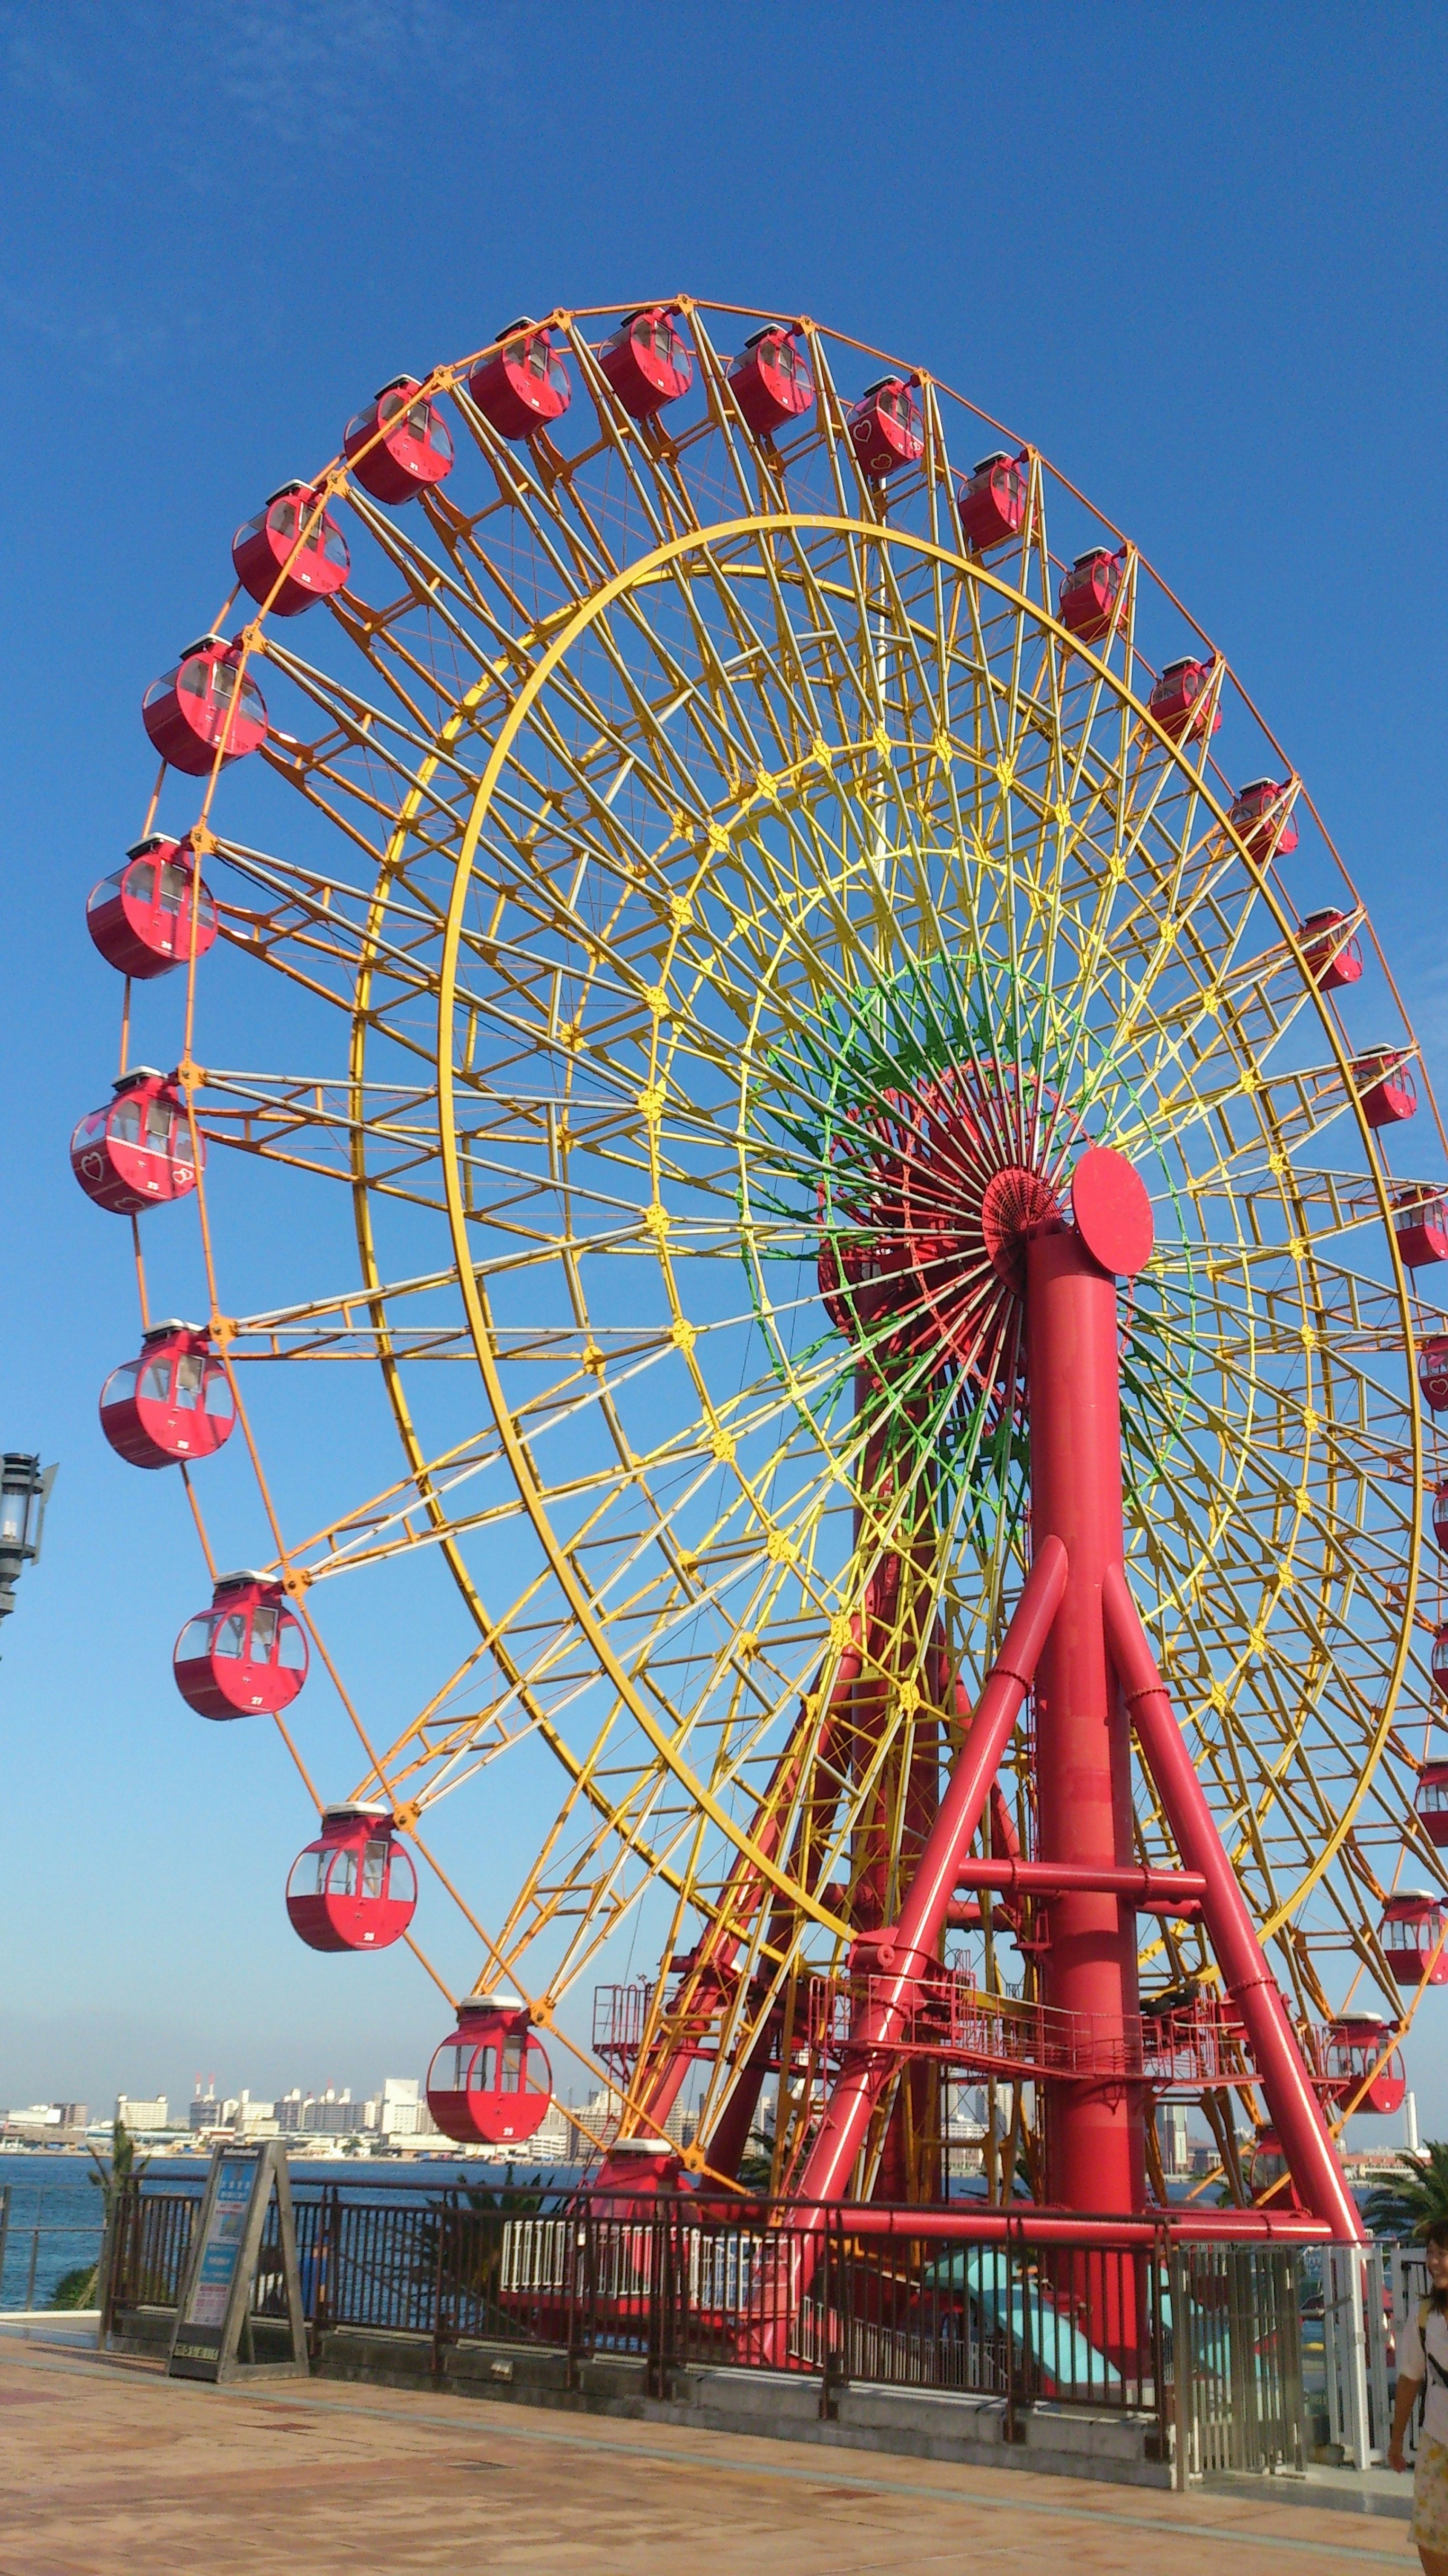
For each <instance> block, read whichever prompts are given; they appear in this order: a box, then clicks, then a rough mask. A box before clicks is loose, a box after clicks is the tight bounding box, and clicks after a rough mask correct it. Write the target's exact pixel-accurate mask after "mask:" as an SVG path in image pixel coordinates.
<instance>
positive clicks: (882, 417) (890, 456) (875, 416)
mask: <svg viewBox="0 0 1448 2576" xmlns="http://www.w3.org/2000/svg"><path fill="white" fill-rule="evenodd" d="M848 428H849V432H850V443H851V445H852V446H853V448H854V451H855V454H856V455H857V457H858V458H859V460H860V470H861V472H862V473H864V474H868V475H869V476H870V477H871V478H872V480H873V481H875V482H877V483H878V482H883V480H884V478H885V476H886V475H887V474H898V473H899V471H900V468H901V466H902V465H918V464H919V462H920V459H921V457H922V456H923V455H924V453H925V424H924V422H923V421H922V420H921V417H920V405H919V404H918V403H917V401H916V399H915V396H914V395H913V393H912V392H911V390H910V387H909V386H908V384H906V382H905V380H904V378H903V377H901V376H881V377H880V378H879V379H878V381H877V382H876V383H875V384H873V385H866V387H865V390H864V392H863V393H862V394H861V396H860V399H859V401H858V402H857V403H856V405H855V407H854V410H853V411H852V412H851V414H850V417H849V422H848Z"/></svg>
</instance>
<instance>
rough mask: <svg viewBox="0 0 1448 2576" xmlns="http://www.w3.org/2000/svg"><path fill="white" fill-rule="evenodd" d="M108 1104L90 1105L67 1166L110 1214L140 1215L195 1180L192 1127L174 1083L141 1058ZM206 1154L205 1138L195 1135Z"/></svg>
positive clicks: (176, 1195)
mask: <svg viewBox="0 0 1448 2576" xmlns="http://www.w3.org/2000/svg"><path fill="white" fill-rule="evenodd" d="M115 1088H116V1096H115V1098H114V1100H113V1101H112V1102H111V1104H110V1107H109V1108H108V1109H93V1110H92V1111H91V1114H90V1116H89V1117H88V1118H82V1120H81V1122H80V1125H79V1126H78V1127H77V1129H76V1131H75V1133H74V1135H73V1136H72V1137H71V1140H70V1168H71V1170H72V1171H73V1172H74V1174H75V1176H76V1179H77V1180H78V1181H79V1183H80V1185H81V1188H82V1189H83V1190H84V1192H85V1194H86V1197H87V1198H88V1199H94V1201H95V1203H96V1206H97V1207H99V1208H105V1209H106V1211H107V1212H108V1214H109V1215H111V1216H139V1215H140V1213H141V1210H142V1209H143V1208H148V1207H164V1206H165V1205H166V1204H167V1202H168V1201H169V1200H171V1199H184V1198H185V1197H187V1196H188V1194H189V1193H190V1192H191V1191H192V1190H194V1189H195V1187H196V1166H195V1164H194V1162H193V1161H192V1159H191V1126H190V1121H189V1120H188V1118H187V1116H186V1110H185V1106H184V1104H183V1102H182V1098H181V1094H180V1092H179V1091H178V1090H177V1089H176V1086H175V1084H174V1082H171V1081H169V1080H168V1079H167V1076H166V1075H165V1074H164V1073H157V1071H156V1070H155V1067H154V1066H153V1065H148V1064H142V1065H138V1066H137V1067H136V1070H135V1072H134V1073H123V1074H121V1075H119V1076H118V1078H117V1081H116V1087H115ZM197 1142H198V1146H199V1149H200V1153H201V1159H202V1162H203V1163H204V1162H205V1160H206V1145H205V1141H204V1139H202V1138H198V1140H197Z"/></svg>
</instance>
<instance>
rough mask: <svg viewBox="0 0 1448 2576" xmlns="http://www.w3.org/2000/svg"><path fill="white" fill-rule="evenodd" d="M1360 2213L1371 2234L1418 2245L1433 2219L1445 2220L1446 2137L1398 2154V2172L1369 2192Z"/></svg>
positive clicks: (1447, 2215) (1447, 2213) (1447, 2216)
mask: <svg viewBox="0 0 1448 2576" xmlns="http://www.w3.org/2000/svg"><path fill="white" fill-rule="evenodd" d="M1363 2216H1364V2217H1365V2218H1366V2220H1367V2223H1368V2225H1369V2227H1370V2228H1371V2229H1372V2231H1373V2234H1374V2235H1375V2236H1388V2237H1391V2238H1393V2239H1394V2241H1395V2242H1396V2243H1398V2244H1400V2245H1401V2244H1405V2243H1406V2244H1412V2245H1421V2244H1422V2242H1423V2239H1424V2237H1425V2236H1426V2235H1427V2233H1428V2230H1429V2228H1430V2227H1431V2226H1432V2225H1433V2223H1434V2221H1435V2219H1448V2139H1444V2138H1436V2139H1432V2140H1430V2141H1429V2143H1428V2145H1427V2146H1426V2147H1424V2148H1423V2150H1422V2152H1421V2154H1418V2155H1407V2154H1404V2155H1401V2156H1399V2158H1398V2172H1397V2173H1396V2174H1395V2175H1394V2176H1393V2179H1392V2181H1391V2182H1384V2183H1379V2184H1378V2185H1377V2186H1376V2188H1375V2189H1374V2190H1373V2191H1371V2192H1369V2194H1368V2197H1367V2202H1366V2205H1365V2207H1364V2210H1363Z"/></svg>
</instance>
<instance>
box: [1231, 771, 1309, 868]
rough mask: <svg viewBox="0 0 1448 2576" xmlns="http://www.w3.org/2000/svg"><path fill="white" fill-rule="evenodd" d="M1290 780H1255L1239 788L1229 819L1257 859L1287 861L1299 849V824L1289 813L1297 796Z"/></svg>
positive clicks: (1234, 829)
mask: <svg viewBox="0 0 1448 2576" xmlns="http://www.w3.org/2000/svg"><path fill="white" fill-rule="evenodd" d="M1295 792H1296V791H1295V789H1294V787H1293V783H1292V780H1291V779H1290V778H1254V779H1253V780H1252V783H1251V785H1250V786H1249V787H1239V788H1238V790H1237V794H1236V797H1235V799H1234V801H1233V805H1232V810H1231V812H1230V814H1229V815H1228V817H1227V820H1228V821H1229V823H1230V824H1231V826H1232V829H1233V831H1234V832H1237V833H1239V834H1240V835H1241V837H1242V839H1243V840H1244V841H1245V842H1246V844H1247V847H1248V849H1249V850H1250V852H1251V854H1252V856H1253V858H1254V859H1270V858H1273V857H1276V858H1279V859H1280V858H1285V857H1286V856H1287V853H1288V851H1289V850H1295V849H1296V847H1297V823H1296V819H1295V817H1294V816H1293V815H1292V814H1291V813H1290V812H1289V811H1288V800H1289V799H1290V798H1291V797H1292V796H1293V795H1294V794H1295Z"/></svg>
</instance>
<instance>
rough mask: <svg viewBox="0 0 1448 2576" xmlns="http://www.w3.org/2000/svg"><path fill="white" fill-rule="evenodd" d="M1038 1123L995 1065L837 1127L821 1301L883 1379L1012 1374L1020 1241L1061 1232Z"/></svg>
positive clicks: (938, 1079) (887, 1100)
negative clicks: (1041, 1162)
mask: <svg viewBox="0 0 1448 2576" xmlns="http://www.w3.org/2000/svg"><path fill="white" fill-rule="evenodd" d="M1040 1124H1041V1122H1040V1121H1039V1120H1038V1118H1037V1116H1036V1115H1035V1101H1034V1096H1028V1098H1027V1099H1026V1101H1025V1102H1024V1103H1023V1101H1022V1099H1021V1096H1020V1093H1019V1089H1018V1086H1017V1083H1016V1080H1015V1077H1014V1074H1013V1073H1012V1072H1009V1071H1005V1070H1003V1069H1002V1068H1001V1067H1000V1066H999V1065H997V1064H995V1063H992V1062H987V1063H985V1064H982V1065H974V1064H972V1065H961V1064H952V1065H947V1066H946V1067H944V1069H943V1070H942V1071H941V1072H939V1073H937V1074H935V1075H932V1076H930V1077H928V1078H926V1079H924V1080H922V1081H921V1082H919V1083H918V1084H916V1085H915V1087H914V1088H912V1089H910V1090H903V1089H902V1090H894V1089H892V1090H890V1091H888V1092H886V1093H884V1094H883V1095H882V1096H881V1097H880V1099H879V1100H878V1102H877V1103H876V1104H875V1105H874V1106H873V1107H871V1108H870V1109H868V1110H865V1109H861V1108H851V1109H849V1110H848V1111H847V1112H846V1113H845V1116H844V1119H843V1120H842V1121H841V1122H840V1124H839V1125H838V1126H837V1127H836V1128H835V1130H834V1136H833V1139H832V1146H833V1150H832V1153H831V1158H830V1171H829V1175H828V1177H827V1179H825V1180H824V1181H822V1182H821V1183H820V1187H819V1209H820V1220H821V1235H822V1240H821V1244H820V1252H819V1283H820V1293H821V1295H822V1297H823V1298H824V1302H825V1306H826V1309H827V1311H828V1313H829V1315H830V1317H831V1319H832V1321H833V1322H834V1323H835V1324H836V1325H838V1327H839V1328H840V1330H841V1331H842V1332H845V1333H848V1334H849V1336H850V1338H851V1340H852V1341H854V1342H856V1343H857V1344H858V1345H859V1346H860V1348H861V1352H862V1355H864V1356H865V1357H866V1358H867V1359H868V1361H869V1362H870V1364H871V1365H873V1367H874V1368H875V1369H876V1371H877V1372H881V1371H885V1370H889V1371H890V1372H891V1373H894V1372H897V1371H899V1370H901V1369H902V1368H906V1367H909V1368H912V1369H914V1370H915V1371H916V1372H919V1371H920V1369H921V1367H922V1364H923V1366H924V1368H925V1370H926V1372H927V1373H928V1374H932V1375H933V1374H934V1373H935V1369H937V1368H940V1367H943V1366H945V1365H947V1364H951V1363H953V1364H954V1365H955V1366H957V1367H960V1368H964V1369H966V1370H968V1371H969V1372H970V1373H971V1374H972V1375H974V1376H976V1377H978V1378H980V1379H981V1380H983V1381H985V1382H994V1381H996V1380H998V1379H999V1378H1000V1377H1001V1375H1002V1373H1003V1370H1004V1371H1005V1373H1006V1374H1008V1375H1009V1376H1010V1377H1012V1378H1013V1377H1014V1375H1015V1365H1014V1363H1011V1364H1009V1365H1008V1364H1007V1362H1006V1343H1007V1340H1008V1339H1009V1338H1010V1337H1011V1335H1010V1328H1011V1324H1012V1321H1013V1318H1012V1311H1011V1310H1012V1306H1013V1304H1014V1302H1015V1301H1016V1300H1018V1299H1019V1298H1020V1297H1021V1295H1022V1293H1023V1290H1024V1286H1025V1246H1026V1240H1027V1237H1028V1236H1029V1235H1030V1234H1031V1233H1033V1232H1035V1231H1038V1230H1039V1229H1040V1228H1042V1227H1049V1226H1057V1225H1059V1224H1060V1223H1061V1222H1062V1217H1061V1210H1060V1206H1059V1202H1058V1200H1057V1196H1056V1192H1055V1190H1054V1189H1053V1188H1052V1186H1051V1183H1050V1182H1049V1180H1047V1179H1046V1177H1045V1175H1044V1173H1043V1172H1041V1171H1040V1170H1038V1169H1037V1168H1035V1165H1034V1162H1033V1159H1032V1156H1033V1149H1034V1150H1035V1151H1039V1143H1038V1137H1037V1134H1036V1130H1037V1128H1038V1126H1039V1125H1040ZM1064 1141H1065V1140H1064V1138H1063V1139H1060V1140H1058V1144H1057V1150H1058V1151H1059V1150H1060V1145H1061V1144H1062V1143H1064ZM932 1362H933V1363H934V1366H933V1367H932V1365H931V1363H932Z"/></svg>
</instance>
